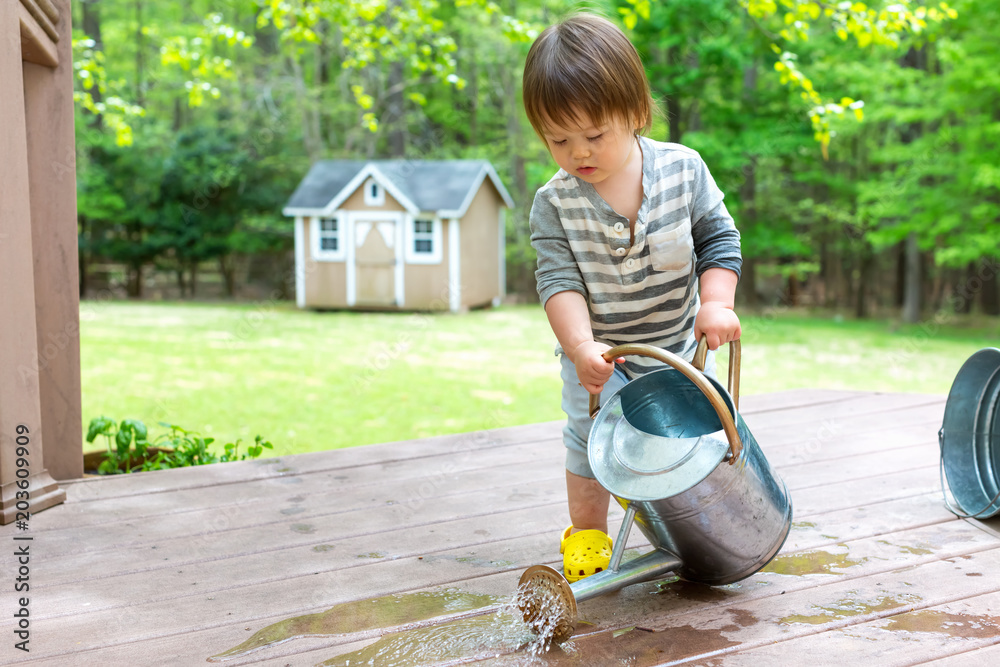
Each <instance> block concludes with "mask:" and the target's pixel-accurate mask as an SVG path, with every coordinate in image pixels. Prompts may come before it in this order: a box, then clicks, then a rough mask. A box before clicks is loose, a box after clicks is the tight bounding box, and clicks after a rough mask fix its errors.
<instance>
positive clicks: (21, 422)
mask: <svg viewBox="0 0 1000 667" xmlns="http://www.w3.org/2000/svg"><path fill="white" fill-rule="evenodd" d="M67 9H68V8H67ZM66 13H67V14H68V12H66ZM63 22H64V23H65V24H66V25H65V26H64V27H66V28H68V19H67V18H66V17H64V21H63ZM33 28H34V29H36V30H35V32H34V34H33ZM37 28H38V24H36V23H33V21H32V19H31V16H30V15H27V14H26V10H25V7H24V6H23V5H22V4H21V3H18V2H0V81H2V82H3V86H4V90H2V91H0V127H3V131H2V132H0V155H3V156H4V159H3V160H0V267H3V269H4V270H3V278H2V280H3V282H2V283H0V523H4V524H6V523H10V522H12V521H14V520H15V519H16V518H18V513H19V512H21V513H23V512H24V511H25V510H26V511H27V512H32V513H34V512H38V511H39V510H42V509H45V508H46V507H50V506H52V505H55V504H58V503H60V502H62V501H63V500H65V498H66V493H65V491H63V490H62V489H60V488H59V487H58V486H57V485H56V483H55V481H54V480H53V479H52V476H51V475H50V474H49V473H48V471H47V470H46V468H45V457H44V454H43V451H44V450H43V433H42V410H41V398H40V392H39V373H38V369H39V364H38V337H37V334H38V329H37V327H36V324H35V317H36V313H35V299H36V297H35V273H34V255H33V253H32V248H33V243H32V210H31V194H30V189H29V185H30V166H29V160H28V138H27V119H26V118H25V96H24V89H25V88H24V85H25V84H24V79H23V71H22V68H23V65H22V53H23V51H24V50H25V49H23V48H22V41H21V40H22V35H25V36H27V38H28V39H31V40H34V41H38V43H40V44H44V46H42V47H39V48H36V49H35V51H34V53H35V54H36V56H37V58H38V59H39V60H43V59H46V58H49V57H50V55H51V50H50V49H47V48H46V47H47V46H48V44H45V43H44V42H42V41H41V39H42V33H41V31H38V30H37ZM67 41H68V38H67ZM50 43H51V42H50ZM38 54H40V55H38ZM70 60H71V59H70V58H67V62H69V61H70ZM70 94H71V95H72V93H70ZM70 113H71V114H72V108H71V109H70ZM70 123H71V124H72V119H71V120H70ZM70 145H71V146H72V144H70ZM74 180H75V179H74ZM38 186H39V187H44V186H43V184H42V183H39V184H38ZM74 187H75V186H74ZM74 231H75V218H74ZM70 259H71V261H72V262H73V263H74V264H75V263H76V250H75V244H74V251H73V253H72V255H71V257H70ZM76 390H77V392H78V391H79V385H77V388H76ZM78 446H79V445H78ZM25 491H27V492H28V498H27V502H28V506H27V508H25V507H24V505H23V503H24V501H25V498H24V495H23V493H24V492H25ZM18 493H21V496H20V497H19V496H18ZM18 502H21V503H22V505H21V508H22V509H20V510H19V509H18ZM22 516H23V514H22Z"/></svg>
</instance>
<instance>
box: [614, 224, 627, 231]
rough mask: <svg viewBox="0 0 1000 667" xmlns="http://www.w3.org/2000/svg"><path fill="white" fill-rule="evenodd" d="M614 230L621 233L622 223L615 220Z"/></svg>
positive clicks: (623, 229)
mask: <svg viewBox="0 0 1000 667" xmlns="http://www.w3.org/2000/svg"><path fill="white" fill-rule="evenodd" d="M615 231H616V232H618V233H621V232H623V231H625V225H623V224H622V223H620V222H616V223H615Z"/></svg>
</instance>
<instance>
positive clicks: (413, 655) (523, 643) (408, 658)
mask: <svg viewBox="0 0 1000 667" xmlns="http://www.w3.org/2000/svg"><path fill="white" fill-rule="evenodd" d="M534 639H535V634H534V633H533V632H532V631H531V630H530V629H529V628H528V626H526V625H525V624H524V623H523V622H521V617H520V614H518V613H517V610H516V609H514V608H513V607H510V608H504V609H502V610H500V611H498V612H496V613H494V614H489V615H487V616H476V617H473V618H462V619H458V620H455V621H450V622H447V623H439V624H435V625H431V626H429V627H421V628H414V629H413V630H407V631H405V632H399V633H396V634H392V635H386V636H385V637H382V638H381V639H379V640H378V641H376V642H375V643H373V644H369V645H368V646H366V647H364V648H363V649H361V650H359V651H354V652H352V653H345V654H343V655H338V656H337V657H335V658H331V659H329V660H327V661H325V662H322V663H320V665H322V666H323V667H356V666H357V665H372V666H376V665H377V667H410V666H411V665H427V664H437V663H440V662H447V661H451V660H455V661H459V660H461V661H463V662H464V661H467V660H476V659H482V658H497V657H500V656H501V655H504V654H509V653H512V652H514V651H517V650H519V649H523V648H525V647H527V646H529V645H530V644H531V643H532V642H533V641H534Z"/></svg>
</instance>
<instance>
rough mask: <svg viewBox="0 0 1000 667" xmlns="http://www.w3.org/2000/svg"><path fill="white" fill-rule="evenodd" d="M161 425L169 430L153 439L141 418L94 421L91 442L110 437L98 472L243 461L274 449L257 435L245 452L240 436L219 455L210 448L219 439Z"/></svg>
mask: <svg viewBox="0 0 1000 667" xmlns="http://www.w3.org/2000/svg"><path fill="white" fill-rule="evenodd" d="M160 426H164V427H166V428H168V429H169V432H167V433H162V434H160V435H159V436H157V437H156V438H155V439H154V440H152V441H150V440H149V431H148V429H147V428H146V425H145V424H144V423H143V422H141V421H139V420H138V419H125V420H122V422H121V423H120V424H118V423H116V422H115V420H113V419H110V418H109V417H104V416H101V417H96V418H94V419H92V420H90V426H89V428H88V429H87V442H94V440H95V439H96V438H97V437H98V436H104V437H105V438H106V439H107V452H106V453H105V454H104V458H103V460H102V461H101V463H100V465H99V466H98V468H97V471H98V473H100V474H102V475H112V474H116V473H120V472H135V471H147V470H167V469H170V468H183V467H186V466H197V465H207V464H209V463H226V462H228V461H243V460H245V459H248V458H250V459H255V458H257V457H259V456H260V455H261V454H263V452H264V450H265V449H273V448H274V445H272V444H271V443H270V442H268V441H267V440H264V439H263V438H262V437H261V436H260V435H257V436H256V437H255V438H254V444H253V445H249V446H248V447H247V451H246V452H245V453H243V454H240V453H239V447H240V442H241V440H239V439H237V440H236V442H228V443H226V444H225V445H223V453H222V454H221V455H218V454H215V453H214V452H212V451H210V450H209V445H211V444H212V443H213V442H215V438H206V437H202V436H201V434H199V433H198V432H196V431H190V430H188V429H185V428H182V427H180V426H177V425H176V424H168V423H166V422H160Z"/></svg>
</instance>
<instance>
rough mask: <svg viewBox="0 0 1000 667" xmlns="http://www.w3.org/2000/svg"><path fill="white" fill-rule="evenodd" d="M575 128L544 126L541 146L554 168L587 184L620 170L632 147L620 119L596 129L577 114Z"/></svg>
mask: <svg viewBox="0 0 1000 667" xmlns="http://www.w3.org/2000/svg"><path fill="white" fill-rule="evenodd" d="M577 118H578V119H579V121H580V124H579V125H572V126H570V127H561V126H558V125H556V124H555V123H552V122H549V123H547V124H546V128H545V132H544V137H545V144H546V145H547V147H548V149H549V152H551V153H552V157H553V158H555V161H556V164H558V165H559V166H560V167H562V168H563V169H564V170H566V172H567V173H569V174H571V175H573V176H576V177H577V178H581V179H583V180H585V181H587V182H588V183H600V182H602V181H604V180H606V179H608V178H609V177H612V176H614V175H616V174H618V173H619V172H621V171H622V169H624V167H625V165H626V164H628V160H629V156H630V155H631V152H632V150H633V149H634V148H635V146H636V139H635V133H634V130H633V129H632V128H631V127H630V126H629V125H628V123H626V122H625V121H624V120H622V119H621V118H614V117H613V118H609V119H608V120H606V121H605V122H604V123H602V124H601V125H600V126H598V125H596V124H595V123H594V122H593V121H592V120H591V119H590V118H589V117H588V116H587V115H586V114H584V113H578V114H577Z"/></svg>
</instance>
